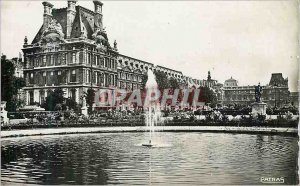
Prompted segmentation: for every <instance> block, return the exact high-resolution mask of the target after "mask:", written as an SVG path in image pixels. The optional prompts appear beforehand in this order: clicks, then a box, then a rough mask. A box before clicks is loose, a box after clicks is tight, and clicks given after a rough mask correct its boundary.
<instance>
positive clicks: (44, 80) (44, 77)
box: [42, 72, 47, 85]
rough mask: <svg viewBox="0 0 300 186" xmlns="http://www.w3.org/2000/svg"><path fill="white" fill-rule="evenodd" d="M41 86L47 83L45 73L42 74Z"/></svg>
mask: <svg viewBox="0 0 300 186" xmlns="http://www.w3.org/2000/svg"><path fill="white" fill-rule="evenodd" d="M42 82H43V83H42V84H43V85H45V84H46V83H47V79H46V72H43V81H42Z"/></svg>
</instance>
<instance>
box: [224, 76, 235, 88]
mask: <svg viewBox="0 0 300 186" xmlns="http://www.w3.org/2000/svg"><path fill="white" fill-rule="evenodd" d="M236 86H238V81H237V80H236V79H233V78H232V77H230V79H227V80H226V81H225V83H224V87H236Z"/></svg>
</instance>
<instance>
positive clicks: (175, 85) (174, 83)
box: [169, 77, 179, 89]
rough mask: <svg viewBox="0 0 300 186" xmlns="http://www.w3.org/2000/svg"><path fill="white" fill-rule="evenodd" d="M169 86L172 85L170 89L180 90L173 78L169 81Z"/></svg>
mask: <svg viewBox="0 0 300 186" xmlns="http://www.w3.org/2000/svg"><path fill="white" fill-rule="evenodd" d="M169 82H170V83H169V84H170V88H173V89H178V88H179V83H178V81H177V79H175V78H173V77H171V78H170V80H169Z"/></svg>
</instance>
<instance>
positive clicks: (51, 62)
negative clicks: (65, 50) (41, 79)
mask: <svg viewBox="0 0 300 186" xmlns="http://www.w3.org/2000/svg"><path fill="white" fill-rule="evenodd" d="M53 61H54V59H53V55H51V56H50V65H53Z"/></svg>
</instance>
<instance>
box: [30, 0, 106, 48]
mask: <svg viewBox="0 0 300 186" xmlns="http://www.w3.org/2000/svg"><path fill="white" fill-rule="evenodd" d="M95 14H96V13H95V12H93V11H91V10H89V9H87V8H84V7H82V6H79V5H77V6H76V14H75V18H74V21H73V24H72V29H71V32H70V33H71V35H70V39H72V38H79V37H80V36H81V33H82V32H85V33H86V38H87V39H93V36H92V35H93V34H94V33H95V31H96V30H95V20H94V19H95ZM52 19H54V20H55V21H56V22H57V23H59V24H60V25H61V27H62V33H63V34H64V39H66V37H67V8H60V9H55V8H53V9H52ZM45 29H46V28H43V25H42V26H41V28H40V30H39V31H38V33H37V34H36V36H35V38H34V39H33V41H32V44H35V43H37V42H39V41H40V39H41V37H42V34H43V32H44V30H45ZM102 32H103V33H101V35H103V37H104V38H105V39H106V40H107V35H106V33H105V31H103V30H102Z"/></svg>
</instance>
